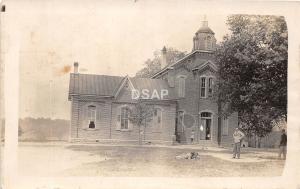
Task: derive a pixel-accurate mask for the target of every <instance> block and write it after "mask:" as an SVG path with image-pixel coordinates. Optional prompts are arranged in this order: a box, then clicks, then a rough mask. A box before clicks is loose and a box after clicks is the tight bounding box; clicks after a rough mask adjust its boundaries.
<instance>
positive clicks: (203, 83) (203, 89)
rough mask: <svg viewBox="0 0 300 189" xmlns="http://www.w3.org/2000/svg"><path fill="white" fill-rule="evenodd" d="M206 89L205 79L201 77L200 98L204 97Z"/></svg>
mask: <svg viewBox="0 0 300 189" xmlns="http://www.w3.org/2000/svg"><path fill="white" fill-rule="evenodd" d="M205 89H206V78H205V77H201V97H205V93H206V91H205Z"/></svg>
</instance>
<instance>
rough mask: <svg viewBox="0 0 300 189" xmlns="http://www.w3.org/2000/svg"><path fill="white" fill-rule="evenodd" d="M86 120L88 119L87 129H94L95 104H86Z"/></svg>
mask: <svg viewBox="0 0 300 189" xmlns="http://www.w3.org/2000/svg"><path fill="white" fill-rule="evenodd" d="M87 117H88V120H89V129H95V127H96V123H95V122H96V106H92V105H90V106H88V115H87Z"/></svg>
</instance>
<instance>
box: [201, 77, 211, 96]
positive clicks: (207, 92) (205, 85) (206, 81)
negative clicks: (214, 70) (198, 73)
mask: <svg viewBox="0 0 300 189" xmlns="http://www.w3.org/2000/svg"><path fill="white" fill-rule="evenodd" d="M213 85H214V79H213V77H201V78H200V97H201V98H207V97H212V95H213Z"/></svg>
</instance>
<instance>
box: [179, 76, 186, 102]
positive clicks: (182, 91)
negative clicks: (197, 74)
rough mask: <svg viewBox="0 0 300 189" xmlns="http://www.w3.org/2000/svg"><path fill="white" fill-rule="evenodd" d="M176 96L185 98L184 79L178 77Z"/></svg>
mask: <svg viewBox="0 0 300 189" xmlns="http://www.w3.org/2000/svg"><path fill="white" fill-rule="evenodd" d="M178 96H179V97H184V96H185V77H184V76H180V77H179V78H178Z"/></svg>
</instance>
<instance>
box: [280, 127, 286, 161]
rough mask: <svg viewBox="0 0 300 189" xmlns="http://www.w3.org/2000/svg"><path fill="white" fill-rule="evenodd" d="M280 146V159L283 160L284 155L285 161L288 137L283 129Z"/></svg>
mask: <svg viewBox="0 0 300 189" xmlns="http://www.w3.org/2000/svg"><path fill="white" fill-rule="evenodd" d="M281 132H282V134H281V139H280V144H279V155H278V157H279V159H281V154H283V159H285V158H286V143H287V135H286V133H285V130H284V129H282V131H281Z"/></svg>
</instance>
